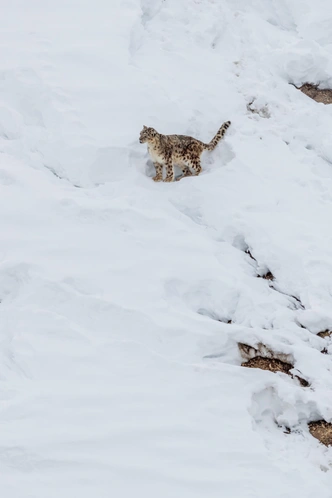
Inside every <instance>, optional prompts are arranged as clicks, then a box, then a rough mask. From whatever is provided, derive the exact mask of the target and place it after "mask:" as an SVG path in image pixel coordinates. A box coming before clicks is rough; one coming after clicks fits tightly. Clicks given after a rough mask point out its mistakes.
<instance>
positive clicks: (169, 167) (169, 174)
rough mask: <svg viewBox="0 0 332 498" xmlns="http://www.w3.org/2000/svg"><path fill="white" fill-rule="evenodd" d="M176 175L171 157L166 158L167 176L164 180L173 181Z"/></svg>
mask: <svg viewBox="0 0 332 498" xmlns="http://www.w3.org/2000/svg"><path fill="white" fill-rule="evenodd" d="M174 177H175V171H174V165H173V161H172V158H171V157H168V158H167V159H166V178H165V180H164V182H173V181H174Z"/></svg>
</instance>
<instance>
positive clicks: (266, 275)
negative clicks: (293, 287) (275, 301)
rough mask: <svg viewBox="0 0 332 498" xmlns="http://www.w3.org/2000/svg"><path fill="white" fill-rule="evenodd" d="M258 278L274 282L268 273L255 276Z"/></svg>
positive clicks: (271, 275)
mask: <svg viewBox="0 0 332 498" xmlns="http://www.w3.org/2000/svg"><path fill="white" fill-rule="evenodd" d="M257 277H258V278H264V280H271V281H272V280H274V275H273V274H272V273H271V272H270V271H268V272H266V273H265V274H264V275H257Z"/></svg>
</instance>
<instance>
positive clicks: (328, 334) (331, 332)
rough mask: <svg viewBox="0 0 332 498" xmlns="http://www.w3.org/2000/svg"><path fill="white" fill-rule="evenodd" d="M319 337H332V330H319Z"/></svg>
mask: <svg viewBox="0 0 332 498" xmlns="http://www.w3.org/2000/svg"><path fill="white" fill-rule="evenodd" d="M317 335H318V337H322V338H323V339H325V338H326V337H331V335H332V330H324V331H323V332H318V334H317Z"/></svg>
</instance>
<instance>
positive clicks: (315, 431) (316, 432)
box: [308, 420, 332, 446]
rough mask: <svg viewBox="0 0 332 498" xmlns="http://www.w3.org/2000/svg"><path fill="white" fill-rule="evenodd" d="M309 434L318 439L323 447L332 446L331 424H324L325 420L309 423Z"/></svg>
mask: <svg viewBox="0 0 332 498" xmlns="http://www.w3.org/2000/svg"><path fill="white" fill-rule="evenodd" d="M308 426H309V431H310V434H311V435H312V436H313V437H315V438H316V439H318V441H320V442H321V443H322V444H325V446H331V445H332V424H331V423H329V422H325V420H318V421H317V422H309V424H308Z"/></svg>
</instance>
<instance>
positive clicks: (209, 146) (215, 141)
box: [205, 121, 231, 151]
mask: <svg viewBox="0 0 332 498" xmlns="http://www.w3.org/2000/svg"><path fill="white" fill-rule="evenodd" d="M230 125H231V122H230V121H225V123H224V124H222V125H221V126H220V128H219V130H218V132H217V134H216V136H215V137H213V139H212V140H211V142H210V143H209V144H205V149H206V150H210V151H211V150H213V149H215V148H216V147H217V145H218V143H219V142H220V140H221V139H222V137H223V136H224V135H225V133H226V130H227V129H228V128H229V127H230Z"/></svg>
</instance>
